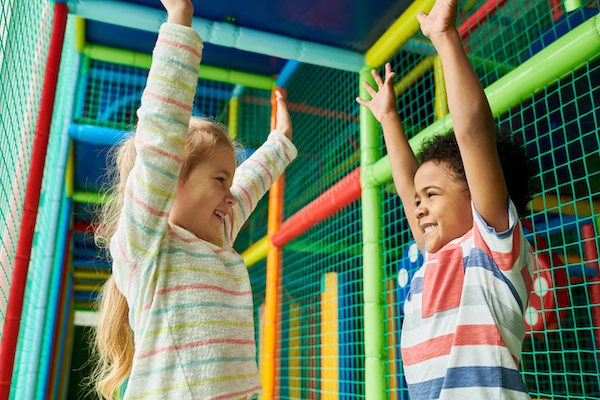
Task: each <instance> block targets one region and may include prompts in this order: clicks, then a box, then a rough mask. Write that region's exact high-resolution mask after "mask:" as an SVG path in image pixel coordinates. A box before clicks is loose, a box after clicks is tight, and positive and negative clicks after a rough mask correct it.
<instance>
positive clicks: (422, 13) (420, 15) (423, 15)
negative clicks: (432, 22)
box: [417, 11, 427, 24]
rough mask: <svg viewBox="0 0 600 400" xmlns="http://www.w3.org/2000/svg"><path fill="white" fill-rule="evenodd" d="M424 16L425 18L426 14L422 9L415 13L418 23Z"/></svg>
mask: <svg viewBox="0 0 600 400" xmlns="http://www.w3.org/2000/svg"><path fill="white" fill-rule="evenodd" d="M425 18H427V14H425V13H424V12H423V11H421V12H420V13H418V14H417V21H419V23H420V24H421V23H422V21H423V19H425Z"/></svg>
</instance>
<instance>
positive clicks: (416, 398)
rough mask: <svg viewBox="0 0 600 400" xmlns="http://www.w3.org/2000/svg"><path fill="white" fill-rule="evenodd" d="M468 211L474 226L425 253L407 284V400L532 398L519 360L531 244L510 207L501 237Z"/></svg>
mask: <svg viewBox="0 0 600 400" xmlns="http://www.w3.org/2000/svg"><path fill="white" fill-rule="evenodd" d="M472 210H473V228H472V229H471V230H470V231H469V232H467V233H466V234H465V235H464V236H462V237H460V238H458V239H454V240H453V241H451V242H450V243H448V244H447V245H446V246H444V247H442V249H440V250H439V251H438V252H436V253H434V254H428V253H427V252H425V254H424V258H425V264H424V265H423V266H422V267H421V268H420V269H419V270H418V271H417V272H416V274H415V275H414V277H413V279H412V282H411V287H410V291H409V293H408V295H407V299H406V302H405V304H404V313H405V318H404V323H403V327H402V337H401V347H402V364H403V367H404V373H405V377H406V382H407V384H408V389H409V394H410V398H411V400H425V399H460V400H464V399H486V400H491V399H530V397H529V395H528V393H527V389H526V388H525V385H524V383H523V380H522V378H521V376H520V374H519V360H520V357H521V348H522V344H523V340H524V338H525V323H524V312H525V309H526V308H527V303H528V300H529V292H530V290H531V282H532V275H533V254H532V250H531V246H530V244H529V242H528V241H527V240H526V239H525V237H524V235H523V229H522V227H521V224H520V222H518V221H519V220H518V217H517V213H516V209H515V207H514V205H513V204H512V202H510V210H509V216H510V228H509V229H508V230H507V231H505V232H501V233H497V232H496V231H495V230H494V229H493V228H491V227H489V226H488V225H487V224H486V223H485V221H484V220H483V218H482V217H481V216H480V215H479V214H478V213H477V211H476V210H475V208H474V206H472ZM423 247H425V246H423Z"/></svg>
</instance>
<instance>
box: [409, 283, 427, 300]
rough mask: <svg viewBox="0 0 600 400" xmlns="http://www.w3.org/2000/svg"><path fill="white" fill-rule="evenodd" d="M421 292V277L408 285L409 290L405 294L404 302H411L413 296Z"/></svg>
mask: <svg viewBox="0 0 600 400" xmlns="http://www.w3.org/2000/svg"><path fill="white" fill-rule="evenodd" d="M422 291H423V278H422V277H418V278H413V280H412V282H411V283H410V289H409V290H408V293H407V294H406V301H411V300H412V296H413V294H419V293H421V292H422Z"/></svg>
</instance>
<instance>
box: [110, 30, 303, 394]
mask: <svg viewBox="0 0 600 400" xmlns="http://www.w3.org/2000/svg"><path fill="white" fill-rule="evenodd" d="M201 51H202V41H201V39H200V37H199V36H198V35H197V33H196V32H195V31H194V30H193V29H191V28H187V27H183V26H181V25H175V24H164V25H162V27H161V29H160V33H159V37H158V40H157V43H156V47H155V49H154V53H153V61H152V67H151V69H150V72H149V76H148V82H147V85H146V88H145V90H144V94H143V98H142V105H141V108H140V109H139V110H138V117H139V123H138V128H137V131H136V134H135V146H136V151H137V158H136V161H135V166H134V168H133V170H132V172H131V173H130V175H129V177H128V179H127V183H126V191H125V199H124V206H123V211H122V213H121V217H120V221H119V226H118V230H117V232H116V234H115V235H114V236H113V238H112V241H111V247H110V251H111V255H112V257H113V274H114V279H115V282H116V284H117V287H118V288H119V290H120V291H121V292H122V293H123V294H124V295H125V297H126V298H127V302H128V304H129V308H130V312H129V323H130V325H131V328H132V330H133V332H134V346H135V356H134V361H133V366H132V370H131V374H130V377H129V381H128V384H127V389H126V391H125V396H124V399H126V400H135V399H197V400H200V399H205V400H208V399H212V400H217V399H236V400H237V399H249V398H254V397H255V396H256V395H258V394H260V393H261V390H262V389H261V385H260V381H259V376H258V369H257V365H256V344H255V341H254V326H253V307H252V293H251V288H250V280H249V276H248V271H247V268H246V265H245V264H244V261H243V260H242V257H241V256H240V255H239V254H237V253H236V252H235V251H234V250H233V248H232V247H231V246H232V243H233V241H234V240H235V237H236V235H237V233H238V232H239V230H240V229H241V227H242V225H243V224H244V222H245V220H246V219H247V218H248V216H249V214H250V213H251V212H252V210H253V209H254V207H255V206H256V203H257V201H258V200H259V199H260V198H261V197H262V196H263V195H264V194H265V193H266V191H267V190H268V189H269V187H270V186H271V184H272V183H274V181H275V180H276V179H277V178H278V177H279V175H280V174H281V173H282V172H283V170H284V169H285V167H286V166H287V164H289V162H291V160H292V159H293V158H294V157H295V156H296V155H297V151H296V148H295V147H294V145H293V144H292V143H291V142H290V141H289V140H288V139H287V138H286V137H285V136H284V135H283V134H281V133H280V132H278V131H273V132H272V133H271V134H270V135H269V138H268V140H267V141H266V142H265V144H264V145H263V146H262V147H261V148H260V149H258V150H257V151H256V152H255V153H254V154H253V155H252V157H251V158H249V159H248V160H246V162H244V163H243V164H242V165H241V166H239V167H238V168H237V170H236V173H235V176H234V180H233V185H232V187H231V192H232V194H233V195H234V196H235V198H236V200H237V204H236V205H235V206H234V207H233V209H232V211H231V213H230V214H229V215H228V216H227V217H226V218H224V220H223V226H222V229H221V232H220V241H219V244H220V246H216V245H213V244H211V243H209V242H206V241H203V240H201V239H198V238H197V237H196V236H194V235H193V234H192V233H190V232H189V231H187V230H185V229H183V228H181V227H178V226H175V225H172V224H170V223H169V222H168V216H169V211H170V208H171V205H172V203H173V198H174V195H175V188H176V186H177V179H178V176H179V172H180V167H181V158H182V154H183V147H184V143H185V140H186V136H187V132H188V123H189V118H190V114H191V110H192V103H193V99H194V93H195V88H196V84H197V80H198V67H199V63H200V59H201Z"/></svg>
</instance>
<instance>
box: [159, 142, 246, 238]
mask: <svg viewBox="0 0 600 400" xmlns="http://www.w3.org/2000/svg"><path fill="white" fill-rule="evenodd" d="M234 172H235V155H234V153H233V150H232V149H231V148H230V147H228V146H227V145H226V144H223V143H220V142H219V143H218V144H217V147H216V148H215V151H214V152H213V153H212V154H211V155H210V156H209V157H207V158H206V159H205V160H203V161H202V162H200V163H199V164H197V165H196V166H194V167H193V168H192V170H191V172H190V174H189V176H188V177H187V179H186V180H185V182H183V181H181V180H180V181H179V183H178V184H177V191H176V193H175V200H174V201H173V207H172V208H171V213H170V215H169V221H170V222H171V223H173V224H175V225H178V226H181V227H182V228H185V229H187V230H188V231H190V232H192V233H193V234H194V235H196V237H198V238H200V239H203V240H206V241H207V242H210V243H212V244H216V245H218V243H217V242H218V239H219V230H220V229H221V226H222V225H223V217H224V216H225V215H227V214H228V213H229V212H230V209H231V207H233V206H234V205H235V202H236V201H235V198H234V197H233V196H232V195H231V192H230V191H229V188H230V187H231V184H232V181H233V174H234Z"/></svg>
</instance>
